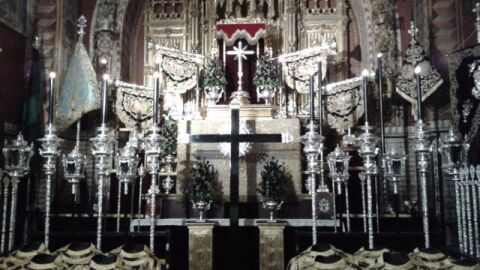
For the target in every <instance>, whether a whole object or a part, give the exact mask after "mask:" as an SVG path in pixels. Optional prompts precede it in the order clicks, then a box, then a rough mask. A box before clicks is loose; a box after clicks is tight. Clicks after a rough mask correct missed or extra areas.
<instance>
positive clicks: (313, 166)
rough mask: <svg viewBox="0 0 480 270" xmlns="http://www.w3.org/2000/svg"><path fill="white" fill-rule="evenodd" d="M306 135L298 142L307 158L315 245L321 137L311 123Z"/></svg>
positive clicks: (311, 122) (314, 242)
mask: <svg viewBox="0 0 480 270" xmlns="http://www.w3.org/2000/svg"><path fill="white" fill-rule="evenodd" d="M307 129H308V131H307V133H305V135H303V136H302V137H301V138H300V140H301V142H302V144H303V145H304V147H303V152H304V153H305V155H306V156H307V173H308V174H309V175H310V177H309V179H310V190H311V195H312V220H313V225H312V240H313V245H315V244H316V243H317V198H316V193H317V192H316V179H315V178H316V175H317V174H318V149H319V148H320V144H322V141H323V137H321V136H320V135H319V134H318V133H317V131H316V129H317V126H316V125H315V123H314V122H313V120H311V121H310V123H309V124H308V126H307Z"/></svg>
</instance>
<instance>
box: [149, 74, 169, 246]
mask: <svg viewBox="0 0 480 270" xmlns="http://www.w3.org/2000/svg"><path fill="white" fill-rule="evenodd" d="M154 77H155V89H154V95H153V113H154V115H153V118H152V120H153V121H152V127H151V128H150V130H149V134H148V135H147V136H146V137H145V141H144V142H145V158H146V167H147V170H148V173H149V174H150V175H151V176H152V182H151V184H150V189H149V190H148V193H149V195H150V250H152V252H153V251H154V250H155V243H154V236H155V213H156V209H155V208H156V200H155V199H156V196H157V195H158V194H159V193H160V187H159V186H158V183H157V182H158V174H159V173H160V164H161V154H162V153H161V144H162V142H163V141H164V140H165V139H164V138H163V137H162V136H161V135H160V132H161V129H160V127H159V126H158V116H157V115H156V114H157V113H158V100H159V95H160V82H159V76H158V73H157V72H155V74H154Z"/></svg>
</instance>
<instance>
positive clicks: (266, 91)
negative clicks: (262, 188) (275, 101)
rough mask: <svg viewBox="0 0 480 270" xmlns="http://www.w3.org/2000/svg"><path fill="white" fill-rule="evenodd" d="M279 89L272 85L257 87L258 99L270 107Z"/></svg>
mask: <svg viewBox="0 0 480 270" xmlns="http://www.w3.org/2000/svg"><path fill="white" fill-rule="evenodd" d="M276 90H277V88H276V87H274V86H271V85H260V86H257V99H258V100H260V99H264V100H265V105H270V100H271V99H272V98H273V96H274V95H275V92H276Z"/></svg>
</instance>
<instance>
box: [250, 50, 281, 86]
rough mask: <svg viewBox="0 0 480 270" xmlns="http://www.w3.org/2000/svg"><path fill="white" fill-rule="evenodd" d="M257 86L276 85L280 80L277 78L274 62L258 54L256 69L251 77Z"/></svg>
mask: <svg viewBox="0 0 480 270" xmlns="http://www.w3.org/2000/svg"><path fill="white" fill-rule="evenodd" d="M253 81H254V84H255V86H257V87H277V86H279V84H280V82H279V80H278V70H277V67H276V65H275V64H274V62H273V61H272V60H271V59H270V58H268V56H266V55H262V56H260V58H259V59H258V64H257V70H256V71H255V77H254V79H253Z"/></svg>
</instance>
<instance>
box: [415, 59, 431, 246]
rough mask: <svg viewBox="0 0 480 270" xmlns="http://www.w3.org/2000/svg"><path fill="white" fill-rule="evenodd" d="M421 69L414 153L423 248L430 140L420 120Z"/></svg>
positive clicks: (427, 240)
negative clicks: (418, 179) (418, 184)
mask: <svg viewBox="0 0 480 270" xmlns="http://www.w3.org/2000/svg"><path fill="white" fill-rule="evenodd" d="M421 71H422V70H421V68H420V67H419V66H417V67H416V68H415V75H416V80H417V131H416V133H415V139H416V140H415V153H416V155H417V169H418V172H419V175H420V195H421V207H422V220H423V222H422V223H423V234H424V239H425V247H426V248H429V247H430V236H429V222H428V201H427V173H428V165H429V163H430V160H429V158H430V152H431V138H430V136H429V135H428V134H427V133H426V131H425V126H426V125H425V124H424V123H423V120H422V92H421V91H422V90H421V79H420V72H421Z"/></svg>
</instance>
